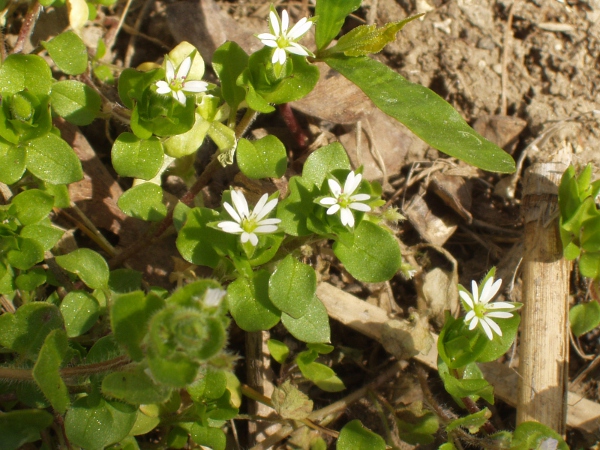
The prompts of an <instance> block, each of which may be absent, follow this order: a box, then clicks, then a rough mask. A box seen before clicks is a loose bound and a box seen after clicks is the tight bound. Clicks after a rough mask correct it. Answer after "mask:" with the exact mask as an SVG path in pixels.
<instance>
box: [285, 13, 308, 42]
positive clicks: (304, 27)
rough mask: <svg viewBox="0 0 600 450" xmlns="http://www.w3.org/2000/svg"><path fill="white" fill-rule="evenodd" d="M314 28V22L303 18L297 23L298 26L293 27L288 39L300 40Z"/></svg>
mask: <svg viewBox="0 0 600 450" xmlns="http://www.w3.org/2000/svg"><path fill="white" fill-rule="evenodd" d="M312 26H313V22H312V20H308V19H307V18H306V17H303V18H302V19H300V20H299V21H298V22H297V23H296V25H294V26H293V27H292V29H291V30H290V32H289V33H288V34H287V37H288V39H292V40H296V39H300V37H301V36H302V35H303V34H304V33H306V32H307V31H308V30H310V29H311V27H312Z"/></svg>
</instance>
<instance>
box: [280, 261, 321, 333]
mask: <svg viewBox="0 0 600 450" xmlns="http://www.w3.org/2000/svg"><path fill="white" fill-rule="evenodd" d="M316 290H317V275H316V274H315V271H314V269H313V268H312V267H310V266H308V265H306V264H303V263H301V262H300V261H298V260H297V259H296V258H294V257H293V256H292V255H288V256H286V257H285V259H284V260H283V261H281V262H280V263H279V265H278V266H277V269H275V272H273V274H272V275H271V278H270V279H269V299H270V300H271V301H272V302H273V304H274V305H275V306H276V307H277V308H279V309H280V310H281V311H283V312H285V313H287V314H289V315H290V316H291V317H293V318H296V319H298V318H300V317H302V316H303V315H304V314H306V312H307V311H308V308H309V307H310V306H311V305H312V304H313V303H314V297H315V292H316ZM319 342H322V341H319Z"/></svg>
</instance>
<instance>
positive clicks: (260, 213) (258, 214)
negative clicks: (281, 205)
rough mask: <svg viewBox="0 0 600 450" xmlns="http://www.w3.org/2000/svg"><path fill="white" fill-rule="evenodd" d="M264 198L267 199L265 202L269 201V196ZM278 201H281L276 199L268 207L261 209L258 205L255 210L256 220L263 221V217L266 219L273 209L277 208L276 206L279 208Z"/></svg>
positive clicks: (263, 206) (264, 206)
mask: <svg viewBox="0 0 600 450" xmlns="http://www.w3.org/2000/svg"><path fill="white" fill-rule="evenodd" d="M263 197H264V198H265V201H266V200H267V198H269V197H268V196H267V194H265V195H263ZM261 200H262V198H261ZM278 201H279V200H278V199H276V198H274V199H273V200H270V201H269V202H268V203H267V204H266V205H262V207H261V208H260V209H259V208H258V205H256V208H254V214H255V218H256V220H261V219H262V218H263V217H265V216H266V215H267V214H269V213H270V212H271V211H273V208H275V206H277V202H278ZM259 203H260V202H259Z"/></svg>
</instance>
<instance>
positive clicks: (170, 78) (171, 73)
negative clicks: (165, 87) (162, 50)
mask: <svg viewBox="0 0 600 450" xmlns="http://www.w3.org/2000/svg"><path fill="white" fill-rule="evenodd" d="M166 72H167V81H168V82H171V81H173V78H175V67H174V66H173V63H172V62H171V60H170V59H169V58H168V57H167V70H166Z"/></svg>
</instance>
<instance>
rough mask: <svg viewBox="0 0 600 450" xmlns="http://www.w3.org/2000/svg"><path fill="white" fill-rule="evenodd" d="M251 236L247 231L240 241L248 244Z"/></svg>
mask: <svg viewBox="0 0 600 450" xmlns="http://www.w3.org/2000/svg"><path fill="white" fill-rule="evenodd" d="M250 236H251V234H250V233H248V232H247V231H244V232H243V233H242V237H241V238H240V240H241V241H242V244H245V243H246V242H248V241H249V240H250Z"/></svg>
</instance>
